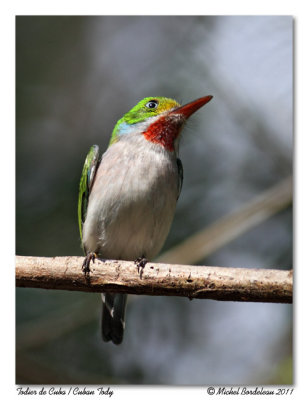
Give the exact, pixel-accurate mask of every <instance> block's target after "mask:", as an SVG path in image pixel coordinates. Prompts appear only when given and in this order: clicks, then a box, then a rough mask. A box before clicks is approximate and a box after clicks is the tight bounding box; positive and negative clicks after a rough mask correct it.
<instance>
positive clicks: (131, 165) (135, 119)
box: [78, 95, 213, 345]
mask: <svg viewBox="0 0 308 400" xmlns="http://www.w3.org/2000/svg"><path fill="white" fill-rule="evenodd" d="M212 97H213V96H211V95H208V96H204V97H201V98H198V99H196V100H194V101H191V102H189V103H187V104H185V105H180V104H179V103H178V102H177V101H176V100H173V99H170V98H166V97H146V98H144V99H142V100H141V101H139V103H138V104H137V105H136V106H134V107H133V108H132V109H131V110H130V111H129V112H127V113H126V114H124V116H123V117H122V118H121V119H119V120H118V122H117V123H116V125H115V127H114V129H113V132H112V135H111V138H110V141H109V146H108V148H107V150H106V151H105V153H104V154H103V155H102V156H100V150H99V146H98V145H93V146H91V148H90V150H89V152H88V154H87V157H86V160H85V163H84V166H83V169H82V175H81V179H80V184H79V197H78V223H79V231H80V238H81V245H82V248H83V250H84V253H85V259H84V262H83V265H82V271H83V272H84V273H85V274H86V275H87V274H89V273H90V272H91V270H90V262H91V261H93V262H94V261H95V258H96V257H100V258H103V259H114V260H127V261H135V262H136V264H137V267H138V271H139V268H140V271H141V273H140V277H142V271H143V268H144V267H145V265H146V263H147V261H148V260H152V259H153V258H155V257H156V256H157V255H158V253H159V251H160V250H161V248H162V246H163V244H164V242H165V240H166V238H167V235H168V233H169V230H170V227H171V224H172V220H173V218H174V213H175V208H176V203H177V200H178V198H179V195H180V192H181V189H182V182H183V166H182V162H181V160H180V158H179V141H180V134H181V131H182V129H183V127H184V125H185V122H186V121H187V119H188V118H189V117H190V116H191V115H192V114H193V113H195V112H196V111H197V110H198V109H199V108H201V107H202V106H204V105H205V104H206V103H208V102H209V101H210V100H211V99H212ZM102 301H103V305H102V318H101V335H102V339H103V341H105V342H108V341H112V342H113V343H114V344H117V345H118V344H120V343H121V342H122V340H123V334H124V328H125V309H126V302H127V294H123V293H103V294H102Z"/></svg>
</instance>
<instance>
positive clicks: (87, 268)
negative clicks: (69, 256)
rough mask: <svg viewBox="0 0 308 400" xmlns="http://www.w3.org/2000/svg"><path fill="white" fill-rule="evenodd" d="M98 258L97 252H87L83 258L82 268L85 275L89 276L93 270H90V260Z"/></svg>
mask: <svg viewBox="0 0 308 400" xmlns="http://www.w3.org/2000/svg"><path fill="white" fill-rule="evenodd" d="M96 258H97V254H96V253H94V252H92V251H91V252H90V253H88V254H87V256H86V257H85V259H84V260H83V263H82V267H81V269H82V272H83V273H84V274H85V275H87V276H89V274H90V272H91V270H90V262H91V261H93V262H95V259H96Z"/></svg>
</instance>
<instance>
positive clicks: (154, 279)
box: [16, 256, 293, 303]
mask: <svg viewBox="0 0 308 400" xmlns="http://www.w3.org/2000/svg"><path fill="white" fill-rule="evenodd" d="M82 262H83V257H54V258H48V257H23V256H16V285H17V286H18V287H32V288H42V289H60V290H75V291H83V292H118V293H130V294H143V295H153V296H184V297H189V298H191V299H192V298H198V299H214V300H225V301H226V300H229V301H250V302H271V303H292V282H293V279H292V278H293V274H292V270H288V271H285V270H274V269H251V268H224V267H206V266H202V267H201V266H191V265H175V264H160V263H152V262H148V263H147V264H146V266H145V268H144V271H143V274H142V277H141V278H140V276H139V274H138V272H137V267H136V265H135V263H134V262H132V261H117V260H98V259H96V260H95V263H94V264H93V263H91V273H90V275H89V277H86V276H85V275H84V274H83V273H82V271H81V266H82Z"/></svg>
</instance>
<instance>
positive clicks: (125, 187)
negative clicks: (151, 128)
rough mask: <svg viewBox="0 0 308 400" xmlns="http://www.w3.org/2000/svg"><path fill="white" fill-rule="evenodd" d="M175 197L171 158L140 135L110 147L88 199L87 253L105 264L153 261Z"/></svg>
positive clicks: (175, 179)
mask: <svg viewBox="0 0 308 400" xmlns="http://www.w3.org/2000/svg"><path fill="white" fill-rule="evenodd" d="M177 194H178V170H177V164H176V155H175V154H174V153H170V152H168V151H166V150H165V149H164V148H163V147H162V146H160V145H157V144H152V143H150V142H148V141H146V140H145V139H144V138H143V136H142V135H138V136H137V137H136V136H135V137H131V138H128V139H127V140H121V141H119V142H117V143H115V144H113V145H112V146H110V147H109V149H108V150H107V151H106V153H105V154H104V156H103V158H102V161H101V164H100V166H99V169H98V171H97V175H96V178H95V182H94V185H93V188H92V191H91V194H90V198H89V205H88V211H87V217H86V220H85V223H84V226H83V244H84V247H85V249H86V250H87V251H95V252H97V253H99V254H100V256H101V257H103V258H108V259H125V260H134V259H136V258H138V257H141V256H145V257H146V258H148V259H152V258H153V257H155V256H156V255H157V254H158V252H159V251H160V249H161V247H162V246H163V244H164V242H165V239H166V237H167V235H168V232H169V229H170V226H171V223H172V220H173V216H174V211H175V206H176V199H177Z"/></svg>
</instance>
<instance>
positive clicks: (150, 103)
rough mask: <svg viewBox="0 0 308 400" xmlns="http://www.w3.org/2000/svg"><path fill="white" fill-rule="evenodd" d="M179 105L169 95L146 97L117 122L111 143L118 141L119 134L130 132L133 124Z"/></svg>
mask: <svg viewBox="0 0 308 400" xmlns="http://www.w3.org/2000/svg"><path fill="white" fill-rule="evenodd" d="M179 106H180V104H179V103H178V102H177V101H175V100H173V99H168V98H167V97H145V98H144V99H143V100H141V101H139V103H138V104H137V105H135V107H133V108H132V109H131V110H130V111H128V113H126V114H125V115H124V116H123V117H122V118H121V119H120V120H119V121H118V122H117V123H116V125H115V127H114V129H113V132H112V135H111V139H110V144H112V143H114V142H116V141H117V140H118V138H119V136H121V135H123V134H127V133H130V132H131V128H132V125H134V124H137V123H139V122H144V121H146V120H148V118H151V117H157V116H158V115H160V114H162V113H165V112H166V111H169V110H171V109H173V108H176V107H179Z"/></svg>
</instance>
